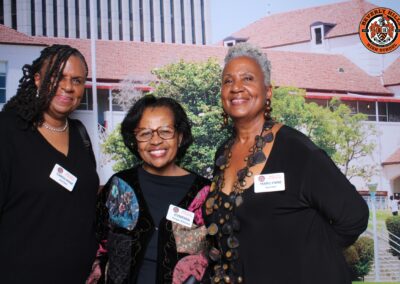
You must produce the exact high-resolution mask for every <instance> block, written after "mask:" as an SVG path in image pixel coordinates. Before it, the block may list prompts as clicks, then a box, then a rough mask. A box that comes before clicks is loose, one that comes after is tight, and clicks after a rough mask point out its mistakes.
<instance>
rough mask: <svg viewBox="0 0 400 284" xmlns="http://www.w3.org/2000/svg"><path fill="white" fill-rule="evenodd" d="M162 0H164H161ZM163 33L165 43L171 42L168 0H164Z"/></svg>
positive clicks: (169, 4) (169, 5)
mask: <svg viewBox="0 0 400 284" xmlns="http://www.w3.org/2000/svg"><path fill="white" fill-rule="evenodd" d="M161 1H164V0H161ZM164 35H165V40H164V42H166V43H171V42H172V40H171V2H170V0H165V1H164Z"/></svg>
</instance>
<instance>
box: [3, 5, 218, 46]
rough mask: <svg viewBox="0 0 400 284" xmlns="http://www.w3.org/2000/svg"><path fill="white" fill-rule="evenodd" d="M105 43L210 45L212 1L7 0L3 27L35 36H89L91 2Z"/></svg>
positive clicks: (99, 32)
mask: <svg viewBox="0 0 400 284" xmlns="http://www.w3.org/2000/svg"><path fill="white" fill-rule="evenodd" d="M91 1H93V2H94V3H93V4H94V7H95V13H94V14H95V15H96V20H97V31H96V37H97V39H101V40H119V41H145V42H165V43H180V44H199V45H205V44H208V43H210V38H211V36H210V12H209V6H210V5H209V0H18V1H17V0H3V1H0V24H3V25H5V26H8V27H11V28H13V29H15V30H17V31H19V32H22V33H24V34H27V35H31V36H47V37H65V38H80V39H89V38H90V32H91V31H90V2H91Z"/></svg>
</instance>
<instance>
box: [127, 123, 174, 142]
mask: <svg viewBox="0 0 400 284" xmlns="http://www.w3.org/2000/svg"><path fill="white" fill-rule="evenodd" d="M154 132H157V135H158V137H160V138H161V139H163V140H168V139H172V138H174V136H175V128H174V127H171V126H160V127H158V128H157V129H150V128H139V129H137V130H135V132H134V134H135V138H136V140H137V141H138V142H147V141H149V140H151V138H153V135H154Z"/></svg>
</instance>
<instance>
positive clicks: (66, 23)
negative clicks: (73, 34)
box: [64, 0, 69, 38]
mask: <svg viewBox="0 0 400 284" xmlns="http://www.w3.org/2000/svg"><path fill="white" fill-rule="evenodd" d="M68 17H69V10H68V0H67V1H64V25H65V37H66V38H68V37H69V19H68Z"/></svg>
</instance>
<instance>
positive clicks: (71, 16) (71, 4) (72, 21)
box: [68, 0, 76, 38]
mask: <svg viewBox="0 0 400 284" xmlns="http://www.w3.org/2000/svg"><path fill="white" fill-rule="evenodd" d="M68 25H69V27H68V32H69V37H70V38H76V17H75V0H68Z"/></svg>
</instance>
